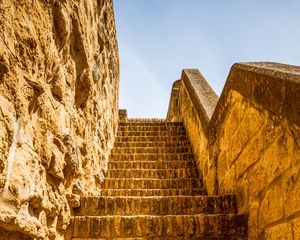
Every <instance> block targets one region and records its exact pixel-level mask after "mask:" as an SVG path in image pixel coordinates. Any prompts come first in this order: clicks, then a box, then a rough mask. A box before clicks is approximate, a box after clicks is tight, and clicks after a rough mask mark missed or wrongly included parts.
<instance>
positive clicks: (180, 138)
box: [116, 135, 188, 143]
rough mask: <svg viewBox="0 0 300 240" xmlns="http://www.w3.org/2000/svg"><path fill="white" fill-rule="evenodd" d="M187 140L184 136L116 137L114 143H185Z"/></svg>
mask: <svg viewBox="0 0 300 240" xmlns="http://www.w3.org/2000/svg"><path fill="white" fill-rule="evenodd" d="M187 140H188V138H187V136H186V135H184V136H117V138H116V142H157V141H159V142H161V141H164V142H171V143H173V142H176V141H187Z"/></svg>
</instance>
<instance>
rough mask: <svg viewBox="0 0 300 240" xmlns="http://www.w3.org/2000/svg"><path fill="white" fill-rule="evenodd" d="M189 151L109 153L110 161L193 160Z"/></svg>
mask: <svg viewBox="0 0 300 240" xmlns="http://www.w3.org/2000/svg"><path fill="white" fill-rule="evenodd" d="M193 159H194V156H193V154H191V153H157V154H156V153H149V154H142V153H141V154H114V153H113V154H111V155H110V161H187V160H190V161H191V160H193Z"/></svg>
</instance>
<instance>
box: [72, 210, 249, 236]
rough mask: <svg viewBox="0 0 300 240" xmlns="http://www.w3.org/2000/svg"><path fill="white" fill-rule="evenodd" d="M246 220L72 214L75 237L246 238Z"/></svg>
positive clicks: (233, 217) (223, 216) (207, 216)
mask: <svg viewBox="0 0 300 240" xmlns="http://www.w3.org/2000/svg"><path fill="white" fill-rule="evenodd" d="M246 226H247V219H246V217H245V216H242V215H233V214H212V215H210V214H198V215H167V216H154V215H153V216H86V217H83V216H82V217H81V216H80V217H79V216H77V217H73V218H72V224H71V229H73V237H75V238H97V237H98V238H99V237H102V238H108V239H111V238H117V237H123V238H124V237H130V238H135V237H144V238H145V237H147V238H148V239H149V238H154V237H157V238H169V237H174V238H177V237H185V238H187V239H188V238H195V237H207V238H210V239H213V238H220V237H223V239H247V237H246V236H247V228H246Z"/></svg>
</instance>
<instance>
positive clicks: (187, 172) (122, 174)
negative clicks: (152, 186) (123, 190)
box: [106, 169, 198, 178]
mask: <svg viewBox="0 0 300 240" xmlns="http://www.w3.org/2000/svg"><path fill="white" fill-rule="evenodd" d="M197 176H198V175H197V171H196V170H195V169H175V170H163V169H155V170H144V169H142V170H134V169H126V170H109V171H108V172H107V174H106V177H108V178H196V177H197Z"/></svg>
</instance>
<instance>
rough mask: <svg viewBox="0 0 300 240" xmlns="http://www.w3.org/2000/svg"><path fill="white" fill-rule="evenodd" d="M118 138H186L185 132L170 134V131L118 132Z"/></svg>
mask: <svg viewBox="0 0 300 240" xmlns="http://www.w3.org/2000/svg"><path fill="white" fill-rule="evenodd" d="M118 136H123V137H130V136H134V137H138V136H166V137H169V136H170V137H172V136H177V137H180V136H186V132H185V131H178V132H170V131H155V132H154V131H140V132H136V131H132V132H118Z"/></svg>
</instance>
